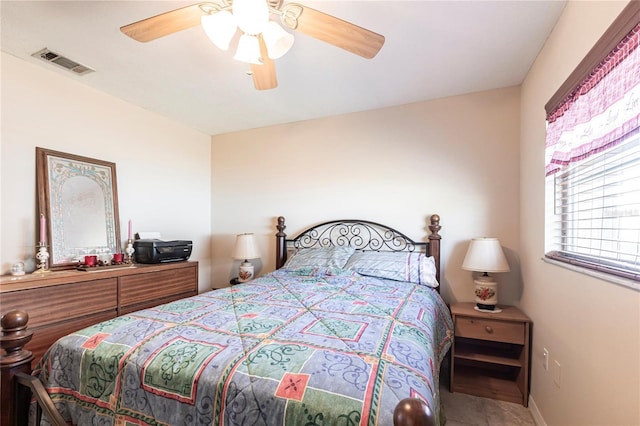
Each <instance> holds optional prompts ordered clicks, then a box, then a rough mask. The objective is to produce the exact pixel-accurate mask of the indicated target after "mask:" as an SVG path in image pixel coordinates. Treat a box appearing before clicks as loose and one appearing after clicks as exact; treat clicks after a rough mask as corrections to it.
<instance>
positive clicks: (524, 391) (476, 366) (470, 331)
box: [449, 303, 531, 407]
mask: <svg viewBox="0 0 640 426" xmlns="http://www.w3.org/2000/svg"><path fill="white" fill-rule="evenodd" d="M474 306H475V304H474V303H456V304H452V305H451V315H452V316H453V322H454V324H455V338H454V341H453V345H452V346H451V378H450V379H451V380H450V382H449V390H450V391H451V392H461V393H467V394H471V395H476V396H482V397H486V398H493V399H499V400H502V401H509V402H517V403H519V404H522V405H524V406H525V407H526V406H527V405H528V402H529V351H530V350H529V347H530V346H529V344H530V338H531V337H530V336H531V320H530V319H529V317H527V316H526V315H525V314H524V313H523V312H522V311H520V310H519V309H518V308H516V307H513V306H501V308H502V312H500V313H486V312H479V311H476V310H475V309H474Z"/></svg>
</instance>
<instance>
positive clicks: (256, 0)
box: [233, 0, 269, 35]
mask: <svg viewBox="0 0 640 426" xmlns="http://www.w3.org/2000/svg"><path fill="white" fill-rule="evenodd" d="M233 16H234V17H235V18H236V22H237V24H238V27H240V29H241V30H242V31H244V32H245V33H247V34H251V35H257V34H260V33H261V32H262V31H263V30H264V28H265V26H266V25H267V22H268V21H269V5H268V4H267V1H266V0H233Z"/></svg>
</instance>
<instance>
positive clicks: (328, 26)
mask: <svg viewBox="0 0 640 426" xmlns="http://www.w3.org/2000/svg"><path fill="white" fill-rule="evenodd" d="M282 21H283V23H284V24H285V25H286V26H288V27H289V28H292V29H294V30H296V31H300V32H302V33H304V34H307V35H309V36H311V37H313V38H316V39H318V40H322V41H324V42H327V43H329V44H332V45H334V46H337V47H340V48H342V49H344V50H347V51H349V52H351V53H355V54H356V55H360V56H362V57H363V58H367V59H371V58H373V57H374V56H376V54H377V53H378V52H379V51H380V49H381V48H382V45H383V44H384V36H382V35H380V34H377V33H374V32H373V31H370V30H367V29H366V28H362V27H359V26H357V25H355V24H352V23H350V22H347V21H344V20H342V19H340V18H336V17H335V16H331V15H328V14H326V13H323V12H320V11H318V10H315V9H312V8H310V7H306V6H302V5H300V4H296V3H289V4H286V5H285V6H284V8H283V15H282Z"/></svg>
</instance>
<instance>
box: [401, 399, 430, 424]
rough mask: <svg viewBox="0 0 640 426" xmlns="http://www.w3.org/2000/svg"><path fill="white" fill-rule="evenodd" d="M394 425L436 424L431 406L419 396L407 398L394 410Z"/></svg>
mask: <svg viewBox="0 0 640 426" xmlns="http://www.w3.org/2000/svg"><path fill="white" fill-rule="evenodd" d="M393 424H394V426H436V423H435V416H434V414H433V412H432V411H431V408H429V406H428V405H427V404H425V403H424V402H423V401H422V400H420V399H417V398H405V399H403V400H402V401H400V402H399V403H398V405H396V408H395V410H394V411H393Z"/></svg>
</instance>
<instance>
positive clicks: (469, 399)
mask: <svg viewBox="0 0 640 426" xmlns="http://www.w3.org/2000/svg"><path fill="white" fill-rule="evenodd" d="M440 399H441V403H442V406H443V409H444V415H445V417H446V426H494V425H495V426H502V425H504V426H507V425H508V426H511V425H513V426H536V423H535V421H534V420H533V416H532V415H531V412H530V411H529V409H528V408H526V407H524V406H522V405H520V404H514V403H511V402H504V401H496V400H494V399H489V398H481V397H477V396H472V395H466V394H463V393H459V392H455V393H451V392H449V390H448V389H446V388H444V387H442V386H441V387H440Z"/></svg>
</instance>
